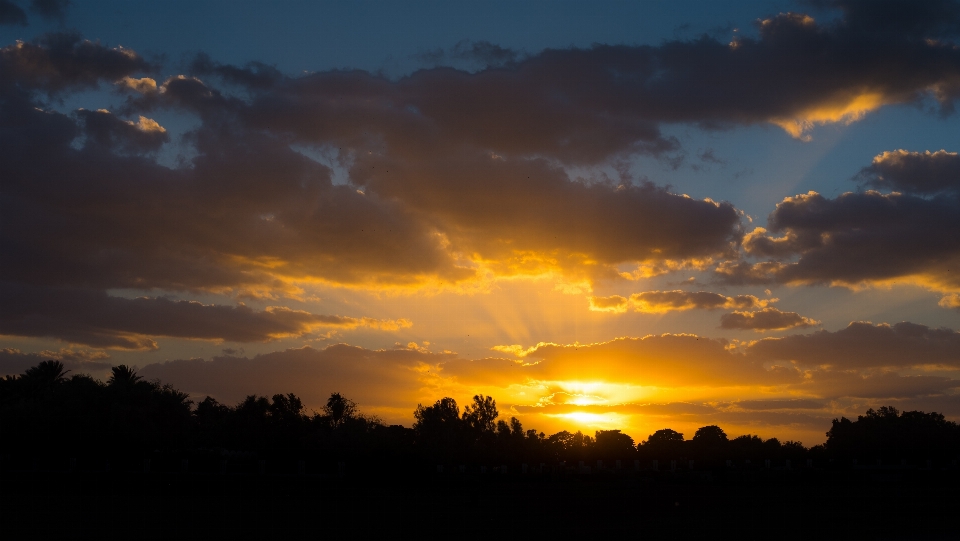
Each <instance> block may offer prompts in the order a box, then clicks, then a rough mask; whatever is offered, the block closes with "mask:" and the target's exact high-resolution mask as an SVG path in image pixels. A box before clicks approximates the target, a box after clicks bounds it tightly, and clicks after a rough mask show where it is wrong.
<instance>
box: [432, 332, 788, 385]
mask: <svg viewBox="0 0 960 541" xmlns="http://www.w3.org/2000/svg"><path fill="white" fill-rule="evenodd" d="M523 359H524V363H523V364H515V366H514V368H513V369H512V371H513V373H515V374H516V376H513V377H514V379H519V380H520V381H523V380H524V379H525V378H529V379H531V380H538V381H607V382H631V383H632V384H635V385H652V386H666V387H674V386H681V387H682V386H698V385H713V386H740V385H780V384H786V383H790V382H799V381H800V379H801V374H800V373H799V372H798V371H796V370H795V369H794V368H792V367H790V366H773V367H771V368H765V367H764V366H763V362H764V361H763V360H759V359H754V358H751V357H747V356H744V355H741V354H740V353H737V352H735V351H731V348H730V344H729V343H728V342H727V341H726V340H722V339H711V338H705V337H701V336H695V335H687V334H663V335H659V336H646V337H643V338H617V339H615V340H610V341H608V342H601V343H597V344H572V345H560V344H538V345H537V346H534V347H532V348H529V349H527V350H525V351H523ZM472 362H474V363H478V364H474V365H470V366H471V370H470V371H469V372H464V366H463V365H462V364H459V363H460V361H457V362H451V363H446V364H444V366H443V373H444V374H446V375H454V376H460V377H468V375H469V376H471V378H472V377H477V374H479V373H482V372H478V369H480V368H482V367H483V365H484V364H486V363H487V362H488V361H472ZM500 362H501V361H496V362H495V363H493V364H490V367H491V369H492V368H495V367H498V366H499V364H497V363H500ZM785 364H789V363H785ZM474 381H479V380H474V379H468V380H466V383H467V384H469V383H470V382H474Z"/></svg>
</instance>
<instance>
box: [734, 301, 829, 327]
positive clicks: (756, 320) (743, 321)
mask: <svg viewBox="0 0 960 541" xmlns="http://www.w3.org/2000/svg"><path fill="white" fill-rule="evenodd" d="M819 324H820V322H819V321H814V320H812V319H810V318H808V317H804V316H801V315H800V314H798V313H796V312H781V311H780V310H778V309H776V308H773V307H772V306H771V307H768V308H764V309H763V310H758V311H756V312H740V311H737V312H731V313H729V314H723V315H722V316H720V328H721V329H741V330H746V329H750V330H754V331H760V332H762V331H782V330H785V329H802V328H804V327H812V326H814V325H819Z"/></svg>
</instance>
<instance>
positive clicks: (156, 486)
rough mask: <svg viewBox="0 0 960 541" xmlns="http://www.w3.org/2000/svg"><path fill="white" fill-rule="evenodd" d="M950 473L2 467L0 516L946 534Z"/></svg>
mask: <svg viewBox="0 0 960 541" xmlns="http://www.w3.org/2000/svg"><path fill="white" fill-rule="evenodd" d="M957 481H958V480H957V476H956V473H955V472H951V471H946V472H942V474H931V475H920V476H901V475H887V474H876V473H871V472H850V471H847V472H833V473H830V472H826V473H824V472H820V473H816V474H807V475H792V476H788V477H783V476H777V475H763V474H761V475H752V476H747V477H744V476H715V477H713V478H712V479H705V478H697V479H692V478H683V477H681V476H676V477H673V476H654V477H650V476H644V475H608V476H604V475H566V474H545V475H519V474H510V475H500V474H486V475H480V474H470V473H466V474H459V473H455V474H445V475H436V474H419V475H415V476H414V475H393V476H384V475H363V476H356V475H355V476H351V475H350V474H349V473H347V474H344V475H343V476H340V475H339V474H327V475H270V474H267V475H246V474H244V475H231V474H226V475H216V474H180V473H152V474H145V473H130V472H126V473H124V472H117V473H104V472H78V473H73V474H70V473H64V472H36V471H34V472H22V471H21V472H9V471H7V472H3V473H2V474H0V482H2V490H0V493H2V495H0V510H2V516H3V518H2V522H3V526H2V528H3V532H5V533H4V538H6V539H24V538H40V537H44V538H65V539H77V538H81V537H83V538H93V537H94V536H96V537H119V538H126V539H177V538H203V537H207V538H221V537H233V538H239V537H251V536H255V537H263V538H271V539H278V538H283V537H287V536H291V537H290V538H291V539H299V538H304V537H309V538H327V537H331V536H338V537H347V538H355V537H356V536H359V535H362V534H367V533H378V534H386V535H390V536H396V535H398V534H401V533H406V534H408V535H418V536H420V537H439V536H449V537H455V538H481V537H482V538H502V537H507V538H516V537H517V536H521V535H530V536H532V535H536V536H537V537H540V536H543V535H555V536H562V537H559V538H564V539H566V538H571V537H572V536H582V537H583V538H585V539H595V538H597V536H601V535H608V534H625V535H629V536H630V538H631V539H636V538H639V539H646V538H649V539H661V538H685V537H706V538H720V537H721V536H722V537H723V538H726V539H960V527H958V520H957V516H958V509H960V485H958V482H957ZM53 536H57V537H53Z"/></svg>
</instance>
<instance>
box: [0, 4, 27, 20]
mask: <svg viewBox="0 0 960 541" xmlns="http://www.w3.org/2000/svg"><path fill="white" fill-rule="evenodd" d="M5 24H9V25H20V26H27V13H26V12H25V11H23V8H21V7H20V6H18V5H16V4H14V3H13V2H11V1H10V0H0V25H5Z"/></svg>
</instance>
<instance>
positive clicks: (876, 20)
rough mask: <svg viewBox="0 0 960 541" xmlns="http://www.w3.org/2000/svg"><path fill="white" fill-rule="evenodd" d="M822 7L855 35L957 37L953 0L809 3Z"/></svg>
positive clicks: (958, 12) (959, 15)
mask: <svg viewBox="0 0 960 541" xmlns="http://www.w3.org/2000/svg"><path fill="white" fill-rule="evenodd" d="M810 3H811V4H814V5H819V6H821V7H832V8H838V9H840V10H841V11H842V12H843V16H844V19H845V20H846V24H847V25H848V26H849V27H850V28H851V29H852V30H853V31H855V32H858V33H865V34H884V35H917V36H927V37H930V38H947V37H953V36H956V35H958V34H960V4H958V3H957V2H956V1H954V0H931V1H926V2H911V1H909V0H893V1H891V0H885V1H880V2H871V1H862V0H811V1H810Z"/></svg>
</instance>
